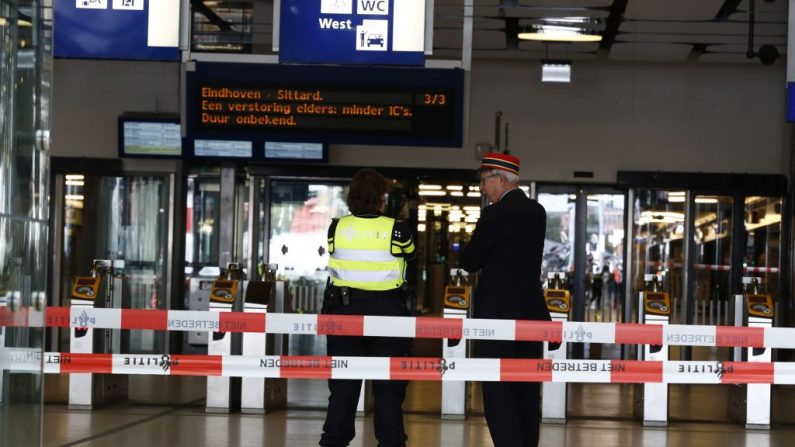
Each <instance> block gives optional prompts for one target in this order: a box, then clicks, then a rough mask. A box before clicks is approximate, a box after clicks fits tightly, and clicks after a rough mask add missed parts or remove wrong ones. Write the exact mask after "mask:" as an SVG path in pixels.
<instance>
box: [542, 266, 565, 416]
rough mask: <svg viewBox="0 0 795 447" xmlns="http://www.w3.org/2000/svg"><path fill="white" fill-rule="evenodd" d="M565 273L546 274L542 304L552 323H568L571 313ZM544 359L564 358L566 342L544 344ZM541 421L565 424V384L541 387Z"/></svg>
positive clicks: (546, 384) (550, 384) (549, 383)
mask: <svg viewBox="0 0 795 447" xmlns="http://www.w3.org/2000/svg"><path fill="white" fill-rule="evenodd" d="M565 284H566V273H565V272H550V273H548V274H547V287H546V289H545V290H544V302H545V303H546V305H547V309H548V310H549V315H550V316H551V317H552V321H561V322H566V321H569V314H570V313H571V293H570V292H569V291H568V290H566V286H565ZM544 358H545V359H553V360H561V359H565V358H566V342H565V341H562V342H561V343H560V344H559V345H558V347H555V346H554V344H553V346H552V349H550V344H549V343H548V342H544ZM541 390H542V394H541V395H542V400H541V421H542V422H544V423H545V424H565V423H566V384H565V383H552V382H544V383H543V384H542V385H541Z"/></svg>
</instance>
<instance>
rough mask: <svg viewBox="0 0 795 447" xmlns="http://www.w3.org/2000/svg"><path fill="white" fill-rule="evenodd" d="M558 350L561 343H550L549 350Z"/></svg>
mask: <svg viewBox="0 0 795 447" xmlns="http://www.w3.org/2000/svg"><path fill="white" fill-rule="evenodd" d="M558 349H560V342H559V341H551V342H549V347H548V350H550V351H557V350H558Z"/></svg>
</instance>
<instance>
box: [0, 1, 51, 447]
mask: <svg viewBox="0 0 795 447" xmlns="http://www.w3.org/2000/svg"><path fill="white" fill-rule="evenodd" d="M42 10H43V8H42V5H41V4H40V3H39V2H38V1H34V0H19V1H9V0H0V34H2V40H3V45H2V47H0V445H2V446H35V445H40V444H41V439H42V438H41V433H42V366H41V359H42V353H43V338H44V329H43V328H42V324H43V321H44V319H43V318H44V306H45V305H46V295H45V293H46V290H45V289H46V286H45V284H47V268H46V266H47V264H48V262H47V261H48V256H47V238H48V221H47V220H48V203H47V199H48V196H49V193H48V191H49V185H48V179H49V159H50V155H49V147H48V146H49V131H48V130H47V129H49V95H50V92H49V85H50V72H51V71H50V67H51V65H52V58H51V55H50V54H49V53H48V51H49V47H50V46H51V45H50V44H49V42H47V41H45V33H49V29H50V25H51V24H45V23H44V21H43V15H42ZM45 27H46V30H45Z"/></svg>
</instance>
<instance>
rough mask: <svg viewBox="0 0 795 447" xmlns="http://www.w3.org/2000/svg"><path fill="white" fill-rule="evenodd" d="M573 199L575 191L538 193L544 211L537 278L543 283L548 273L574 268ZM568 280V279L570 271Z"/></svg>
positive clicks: (569, 271) (574, 206)
mask: <svg viewBox="0 0 795 447" xmlns="http://www.w3.org/2000/svg"><path fill="white" fill-rule="evenodd" d="M576 199H577V196H576V195H574V194H568V193H564V194H552V193H539V194H538V198H537V200H538V203H540V204H541V206H543V207H544V209H545V210H546V212H547V229H546V237H545V238H544V255H543V257H542V261H541V281H542V283H544V284H545V283H546V279H547V274H548V273H551V272H567V273H571V272H573V271H574V242H575V230H574V224H575V220H574V218H575V208H576ZM569 280H570V281H571V275H569ZM570 290H571V289H570Z"/></svg>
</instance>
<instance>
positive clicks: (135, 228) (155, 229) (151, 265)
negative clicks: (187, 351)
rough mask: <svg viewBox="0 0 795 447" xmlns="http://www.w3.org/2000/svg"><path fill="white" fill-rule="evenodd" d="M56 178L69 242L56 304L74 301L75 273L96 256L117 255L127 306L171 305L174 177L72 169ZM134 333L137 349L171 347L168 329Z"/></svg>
mask: <svg viewBox="0 0 795 447" xmlns="http://www.w3.org/2000/svg"><path fill="white" fill-rule="evenodd" d="M56 179H57V180H59V181H62V182H63V184H62V185H61V188H59V190H60V191H63V194H62V196H61V197H58V198H56V200H61V201H62V208H59V209H63V227H62V234H61V235H60V238H61V239H60V240H62V241H63V242H62V244H63V246H62V247H61V248H60V249H59V250H60V259H61V261H60V268H61V271H60V283H59V287H58V289H59V290H60V293H59V295H60V296H59V297H58V300H57V301H55V302H54V303H53V304H55V305H62V306H68V305H69V303H70V299H71V288H72V283H73V281H74V279H75V277H77V276H86V275H88V274H89V272H90V268H91V262H92V260H94V259H109V260H113V261H116V264H115V268H114V274H117V275H123V276H124V277H125V278H126V284H127V287H126V288H127V289H128V291H129V304H126V306H129V307H130V308H133V309H167V308H168V307H169V306H168V293H169V287H168V283H169V279H168V277H167V274H168V265H169V261H168V247H169V244H168V236H169V228H170V224H169V209H168V206H169V205H168V203H169V200H168V197H169V191H170V187H169V183H170V179H169V177H166V176H145V175H126V176H108V177H105V176H103V177H100V176H94V175H90V174H87V173H70V174H66V175H63V176H61V175H59V176H57V177H56ZM56 273H57V272H56ZM126 306H125V307H126ZM60 333H61V334H60V337H61V340H60V348H59V349H61V350H68V346H69V339H68V336H69V332H68V331H60ZM129 335H130V337H129V340H130V345H129V350H130V352H132V353H159V352H165V351H164V349H165V338H164V337H165V334H164V333H163V332H158V331H130V334H129Z"/></svg>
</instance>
